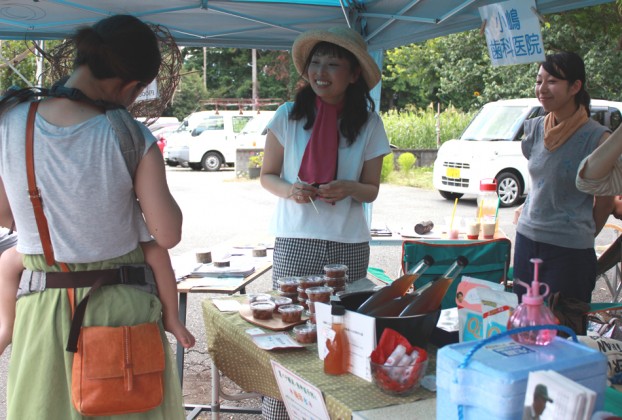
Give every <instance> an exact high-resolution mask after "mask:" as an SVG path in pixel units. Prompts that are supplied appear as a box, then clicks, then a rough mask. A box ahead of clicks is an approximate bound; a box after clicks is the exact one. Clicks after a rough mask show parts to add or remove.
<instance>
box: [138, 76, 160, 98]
mask: <svg viewBox="0 0 622 420" xmlns="http://www.w3.org/2000/svg"><path fill="white" fill-rule="evenodd" d="M157 97H158V79H153V81H152V82H151V83H149V84H148V85H147V87H145V89H143V91H142V92H141V93H140V95H138V98H136V102H140V101H148V100H151V99H156V98H157Z"/></svg>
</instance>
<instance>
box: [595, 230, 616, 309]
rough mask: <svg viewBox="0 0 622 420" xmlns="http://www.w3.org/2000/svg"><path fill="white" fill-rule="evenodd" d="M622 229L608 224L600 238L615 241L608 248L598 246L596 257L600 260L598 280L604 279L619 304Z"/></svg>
mask: <svg viewBox="0 0 622 420" xmlns="http://www.w3.org/2000/svg"><path fill="white" fill-rule="evenodd" d="M621 233H622V227H620V226H618V225H614V224H611V223H607V224H606V225H605V227H604V228H603V230H602V231H601V233H600V234H599V238H600V239H601V240H607V241H608V240H611V239H613V241H612V242H611V243H610V244H609V245H608V246H607V245H604V246H601V245H597V246H596V255H598V260H597V263H596V280H597V281H598V279H603V280H604V282H605V285H606V286H607V289H608V290H609V293H611V300H612V301H613V302H618V301H619V300H620V293H621V292H622V277H621V273H622V235H621Z"/></svg>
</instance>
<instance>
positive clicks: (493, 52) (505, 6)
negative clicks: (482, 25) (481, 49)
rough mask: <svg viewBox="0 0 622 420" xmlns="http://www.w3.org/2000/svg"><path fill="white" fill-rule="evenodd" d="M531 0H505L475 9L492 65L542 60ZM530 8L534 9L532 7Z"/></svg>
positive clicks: (533, 0) (534, 4)
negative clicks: (482, 23)
mask: <svg viewBox="0 0 622 420" xmlns="http://www.w3.org/2000/svg"><path fill="white" fill-rule="evenodd" d="M535 7H536V3H535V0H509V1H506V2H503V3H495V4H491V5H489V6H482V7H480V8H479V14H480V16H481V17H482V21H483V20H486V31H485V32H486V43H487V45H488V52H489V54H490V59H491V60H492V65H493V66H507V65H511V64H524V63H533V62H539V61H544V48H543V42H542V34H541V32H540V22H539V21H538V17H537V15H536V14H535V13H534V10H535ZM532 8H534V10H532Z"/></svg>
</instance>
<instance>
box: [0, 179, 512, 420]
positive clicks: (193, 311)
mask: <svg viewBox="0 0 622 420" xmlns="http://www.w3.org/2000/svg"><path fill="white" fill-rule="evenodd" d="M167 176H168V182H169V185H170V188H171V191H172V192H173V195H174V196H175V198H176V200H177V201H178V203H179V204H180V206H181V208H182V210H183V213H184V228H183V239H182V241H181V242H180V244H179V245H178V246H177V247H175V248H174V249H172V250H171V255H172V256H173V257H175V256H181V255H184V254H188V253H193V252H194V250H195V249H197V248H214V247H217V246H218V245H219V244H222V243H223V242H229V243H232V242H237V243H239V244H252V243H253V242H254V241H256V240H257V238H266V237H269V233H268V223H269V220H270V217H271V215H272V212H273V209H274V207H275V202H276V198H275V197H273V196H272V195H271V194H269V193H268V192H266V191H265V190H263V189H262V188H261V186H260V185H259V181H258V180H246V179H236V177H235V172H234V171H233V170H225V171H221V172H216V173H208V172H204V171H200V172H199V171H191V170H189V169H178V168H167ZM452 208H453V202H451V201H447V200H445V199H443V198H442V197H441V196H440V195H439V194H438V193H437V192H436V191H428V190H422V189H417V188H410V187H400V186H394V185H386V184H383V185H382V186H381V188H380V194H379V197H378V199H377V200H376V202H375V203H374V205H373V216H372V226H378V227H384V226H388V227H389V228H390V229H392V230H401V229H402V228H410V229H412V227H413V226H414V225H415V224H416V223H417V222H420V221H423V220H432V221H433V222H434V223H435V224H437V225H440V224H443V223H444V218H445V217H446V216H449V215H451V212H452ZM476 210H477V204H476V200H475V196H473V197H464V198H463V199H461V200H460V201H459V203H458V207H457V211H456V215H458V216H464V217H470V216H474V215H475V214H476ZM513 213H514V209H500V211H499V215H500V228H501V229H503V231H504V232H505V233H506V234H507V236H508V237H509V238H510V239H511V240H513V239H514V235H515V230H514V225H513V224H512V220H513ZM400 256H401V249H400V247H398V246H373V247H372V250H371V261H370V265H371V266H373V267H379V268H383V269H384V270H385V271H386V272H387V273H388V274H390V275H391V276H393V277H395V275H396V274H397V270H398V267H399V264H400ZM270 288H271V278H270V273H267V274H266V275H264V276H262V277H261V278H259V279H258V280H257V281H255V282H254V283H252V284H251V285H250V286H249V287H248V288H247V291H248V292H253V291H265V290H269V289H270ZM206 296H207V295H199V294H191V295H190V296H189V299H188V321H187V325H188V328H189V329H190V330H191V331H192V332H193V333H194V334H195V336H196V337H197V345H196V347H195V348H194V349H192V350H191V351H189V352H188V353H187V356H186V373H187V374H189V375H192V374H193V373H201V372H203V371H204V370H205V369H206V365H207V363H206V360H207V351H206V343H205V334H204V327H203V320H202V314H201V310H200V302H201V301H202V300H203V299H205V298H206ZM9 354H10V349H9V350H7V352H5V354H4V355H2V357H0V419H4V418H5V417H6V415H5V412H6V411H5V406H6V377H7V369H8V357H9ZM206 398H209V396H206ZM208 401H209V400H207V399H206V400H205V402H208Z"/></svg>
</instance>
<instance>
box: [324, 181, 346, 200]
mask: <svg viewBox="0 0 622 420" xmlns="http://www.w3.org/2000/svg"><path fill="white" fill-rule="evenodd" d="M353 184H354V182H352V181H341V180H336V181H331V182H329V183H327V184H322V185H320V188H319V190H318V195H319V196H320V199H321V200H322V201H326V202H327V203H336V202H337V201H340V200H343V199H344V198H346V197H349V196H350V195H352V187H353Z"/></svg>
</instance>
